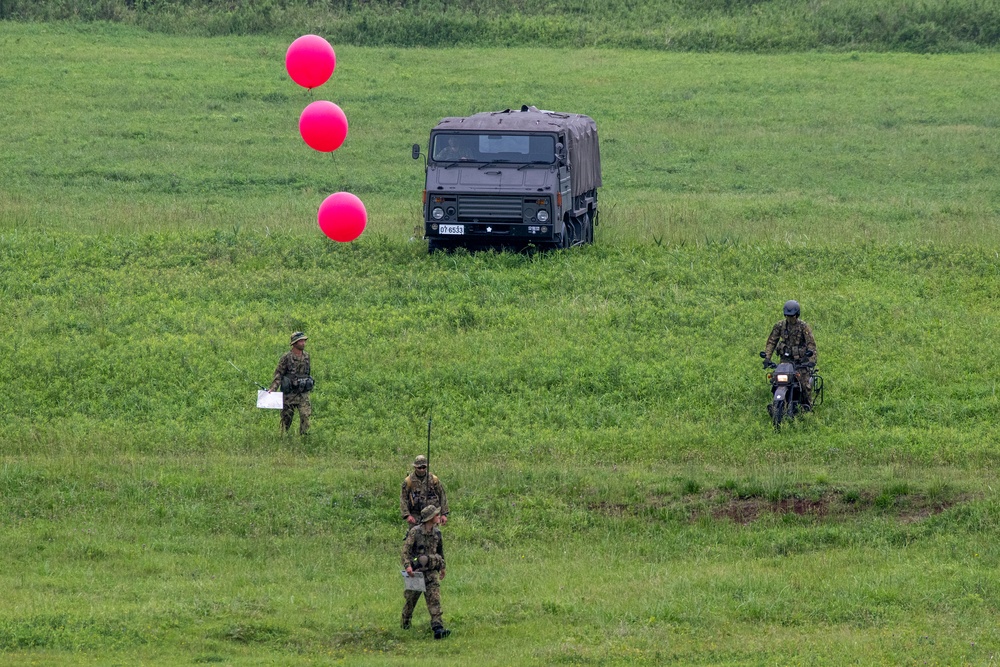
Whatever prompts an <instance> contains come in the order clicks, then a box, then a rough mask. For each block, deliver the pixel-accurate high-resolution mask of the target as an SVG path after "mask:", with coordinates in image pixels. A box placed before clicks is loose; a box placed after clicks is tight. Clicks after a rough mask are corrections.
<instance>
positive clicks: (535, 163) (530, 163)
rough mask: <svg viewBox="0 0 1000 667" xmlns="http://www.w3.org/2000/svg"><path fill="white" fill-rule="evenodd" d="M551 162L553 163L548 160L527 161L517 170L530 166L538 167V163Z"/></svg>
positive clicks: (547, 163) (543, 164) (546, 163)
mask: <svg viewBox="0 0 1000 667" xmlns="http://www.w3.org/2000/svg"><path fill="white" fill-rule="evenodd" d="M550 164H552V163H551V162H549V161H547V160H535V161H534V162H525V163H524V164H522V165H521V166H520V167H518V168H517V170H518V171H521V170H522V169H527V168H528V167H537V166H538V165H542V166H547V165H550Z"/></svg>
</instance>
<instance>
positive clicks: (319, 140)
mask: <svg viewBox="0 0 1000 667" xmlns="http://www.w3.org/2000/svg"><path fill="white" fill-rule="evenodd" d="M299 134H301V135H302V139H303V140H304V141H305V142H306V143H307V144H308V145H309V147H310V148H315V149H316V150H318V151H320V152H322V153H329V152H331V151H335V150H337V149H338V148H340V145H341V144H342V143H344V139H346V138H347V116H346V115H345V114H344V111H343V110H342V109H341V108H340V107H338V106H337V105H336V104H334V103H333V102H327V101H326V100H316V101H315V102H313V103H312V104H310V105H309V106H307V107H306V108H305V109H303V110H302V115H301V116H299Z"/></svg>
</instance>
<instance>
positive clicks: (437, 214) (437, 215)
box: [431, 206, 444, 220]
mask: <svg viewBox="0 0 1000 667" xmlns="http://www.w3.org/2000/svg"><path fill="white" fill-rule="evenodd" d="M431 217H432V218H434V219H435V220H442V219H443V218H444V209H443V208H441V207H440V206H435V207H434V210H432V211H431Z"/></svg>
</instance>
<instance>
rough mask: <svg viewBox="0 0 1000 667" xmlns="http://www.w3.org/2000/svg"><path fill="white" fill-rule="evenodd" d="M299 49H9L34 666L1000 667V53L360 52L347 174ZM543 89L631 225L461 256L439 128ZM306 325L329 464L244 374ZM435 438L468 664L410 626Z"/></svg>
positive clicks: (451, 643) (20, 512)
mask: <svg viewBox="0 0 1000 667" xmlns="http://www.w3.org/2000/svg"><path fill="white" fill-rule="evenodd" d="M285 46H287V44H286V42H285V41H284V40H282V39H279V38H265V37H252V38H240V39H236V38H218V39H199V38H193V37H168V36H163V35H154V34H149V33H144V32H140V31H137V30H133V29H128V28H124V27H120V26H108V25H89V26H80V25H65V24H63V25H43V24H14V23H2V24H0V55H2V56H3V59H4V62H5V64H7V63H9V66H5V68H4V69H3V71H2V72H0V79H2V83H3V87H4V90H5V95H4V96H2V97H0V116H2V117H3V118H4V119H5V132H6V140H5V141H4V142H3V143H2V144H0V164H2V165H3V178H2V179H0V298H2V303H3V306H4V310H3V313H4V328H3V335H0V361H2V362H3V363H2V364H0V383H2V384H3V386H4V387H5V388H7V393H6V395H5V399H4V403H3V410H2V411H0V517H2V520H3V525H4V530H3V531H0V549H2V550H3V553H4V564H5V567H4V568H3V569H2V572H0V588H2V590H3V591H4V593H5V598H4V599H5V605H4V609H3V611H0V661H2V662H9V663H11V664H22V663H23V664H32V663H34V664H39V665H56V664H75V665H79V664H83V665H87V664H93V665H107V664H157V665H175V664H176V665H190V664H234V665H235V664H239V665H258V664H259V665H263V664H282V665H298V664H301V665H306V664H338V663H348V664H372V665H375V664H404V663H405V664H410V663H412V659H413V658H412V656H413V655H414V654H415V653H420V654H421V655H427V656H429V659H433V660H435V661H436V662H439V663H441V664H454V665H465V664H470V663H479V664H483V665H494V664H495V665H508V664H529V665H531V664H536V665H552V664H639V665H660V664H669V663H675V664H713V665H714V664H731V665H750V664H830V665H840V664H851V663H855V664H885V665H898V664H921V663H923V662H927V663H928V664H942V665H943V664H990V661H991V660H993V657H992V656H994V655H996V652H997V650H998V649H1000V641H998V640H1000V637H998V634H997V630H996V624H995V618H996V616H997V612H998V607H1000V597H998V596H1000V589H998V586H997V583H996V577H995V571H996V567H997V564H998V558H1000V552H998V550H997V547H996V544H995V542H996V540H995V536H996V533H997V528H998V525H997V524H998V518H1000V511H998V499H997V494H996V491H995V489H996V479H995V478H996V464H997V448H996V438H995V435H994V432H995V426H996V418H995V415H996V413H997V397H996V391H995V389H996V384H995V378H994V377H993V369H995V368H996V367H997V361H998V359H997V353H996V351H995V348H996V345H995V344H994V342H995V341H994V338H995V334H994V333H993V332H994V331H995V330H996V329H997V319H998V308H997V303H996V299H995V298H994V297H993V295H994V294H995V293H996V292H997V287H998V259H997V254H996V247H997V241H998V240H1000V239H998V234H997V231H996V229H995V221H996V216H997V212H998V206H1000V191H998V185H997V183H998V180H997V178H996V168H995V166H994V162H995V159H994V158H995V155H996V154H997V149H998V146H997V139H996V136H995V135H996V132H995V129H996V125H997V115H996V110H995V104H994V103H993V100H994V99H995V98H996V92H997V91H996V87H997V84H996V81H995V77H994V76H993V72H994V71H995V70H996V64H997V62H996V61H997V56H996V55H995V54H979V55H948V56H932V57H931V56H915V55H905V54H891V55H877V54H870V53H858V54H853V55H850V54H807V55H803V54H798V55H780V56H779V55H770V56H758V55H720V54H703V55H694V54H663V53H645V52H639V51H612V50H585V51H582V52H576V51H568V50H566V51H563V50H558V49H552V50H546V49H523V50H521V49H514V50H499V49H497V50H494V49H463V50H428V49H413V50H408V49H396V48H386V49H377V48H360V47H344V48H340V47H339V46H338V57H339V58H340V62H339V65H338V70H337V72H336V73H335V74H334V80H333V81H332V82H331V84H328V87H327V88H325V89H321V90H320V91H317V92H316V93H315V95H314V96H315V97H317V98H329V99H332V100H334V101H336V102H338V103H339V104H341V105H342V106H343V107H344V109H345V111H346V112H347V115H348V118H349V120H350V122H351V134H350V135H349V137H348V141H347V142H346V143H345V145H344V147H343V148H342V149H340V150H339V151H337V152H336V153H335V154H334V155H333V156H320V155H318V154H315V153H313V152H311V151H310V150H309V149H308V148H306V147H305V146H304V145H303V144H302V143H301V141H300V140H299V138H298V136H297V133H296V130H295V120H296V118H297V115H298V113H299V111H300V110H301V108H302V107H304V106H305V104H306V103H307V101H308V100H309V99H310V97H309V96H307V95H305V94H304V93H302V92H300V91H298V90H297V89H295V87H294V85H293V84H292V83H291V82H290V81H288V79H287V77H286V76H285V74H284V73H283V69H282V55H283V52H284V48H285ZM501 56H502V57H501ZM560 66H565V67H566V70H565V72H564V73H563V76H562V78H561V79H560V82H559V83H560V85H559V86H558V87H557V88H550V87H546V86H544V85H541V84H540V83H539V82H538V76H536V75H535V74H534V73H535V72H536V71H537V72H542V71H552V70H554V69H558V68H559V67H560ZM649 82H653V85H647V84H649ZM522 102H529V103H536V104H539V106H542V107H546V108H556V109H566V110H572V111H579V112H583V113H588V114H590V115H592V116H593V117H594V118H595V119H597V122H598V126H599V128H600V131H601V139H602V148H603V155H602V158H603V164H604V180H605V187H604V188H603V190H602V191H601V206H602V210H603V213H602V216H603V218H602V219H603V224H602V226H601V227H600V228H599V230H598V243H597V244H596V245H594V246H592V247H587V248H582V249H577V250H574V251H572V252H555V253H549V254H538V255H533V256H522V255H515V254H510V253H501V254H497V253H479V254H475V255H470V254H468V253H464V252H458V253H455V254H451V255H435V256H428V255H427V254H426V246H425V244H424V243H423V242H422V241H420V240H418V239H411V236H412V235H413V228H414V227H415V226H417V225H418V224H419V201H420V189H421V187H422V184H421V181H420V164H419V163H415V162H413V161H412V160H410V159H409V148H408V147H409V145H410V144H411V143H413V142H422V141H423V140H424V139H425V137H426V134H427V130H428V129H429V127H430V126H431V125H432V124H433V123H434V122H436V121H437V120H438V119H439V118H440V117H442V116H445V115H451V114H462V113H468V112H472V111H479V110H484V109H495V108H499V107H502V106H516V105H518V104H520V103H522ZM336 190H349V191H353V192H355V193H356V194H358V195H359V196H361V198H362V199H363V200H364V201H365V203H366V205H367V207H368V211H369V216H370V222H369V228H368V229H367V230H366V232H365V233H364V235H363V236H362V237H361V238H360V239H359V241H357V242H356V243H353V244H349V245H338V244H334V243H332V242H330V241H328V240H327V239H325V238H324V237H322V235H321V234H320V233H319V232H318V230H317V229H316V227H315V210H316V207H317V206H318V205H319V203H320V202H321V201H322V199H323V197H325V196H326V195H327V194H329V193H330V192H333V191H336ZM791 296H794V297H796V298H798V299H799V300H800V301H801V302H802V303H803V309H804V318H805V319H806V320H807V321H809V322H810V323H811V325H812V326H813V329H814V331H815V333H816V337H817V340H818V343H819V351H820V367H821V370H822V372H823V374H824V376H825V377H826V379H827V389H828V400H827V402H826V403H825V404H824V405H823V406H822V407H821V408H820V409H818V410H817V411H815V412H814V413H812V414H808V415H805V416H804V417H803V418H801V419H800V420H798V421H796V422H795V423H793V424H791V425H789V427H786V428H783V429H782V432H781V433H780V434H776V433H774V432H773V430H772V429H771V428H770V426H769V424H768V421H767V415H766V412H765V410H764V405H765V402H766V400H767V388H766V383H765V381H764V377H763V371H762V370H761V369H760V361H759V359H758V358H757V357H756V353H757V351H758V350H759V349H761V347H762V346H763V342H764V337H765V336H766V334H767V332H768V331H769V329H770V326H771V324H773V322H774V320H775V319H777V317H778V309H779V308H780V304H781V303H782V302H783V301H784V300H785V299H787V298H789V297H791ZM299 329H302V330H306V331H307V332H308V333H309V335H310V342H309V350H310V352H311V354H312V355H313V363H314V369H315V375H316V378H317V389H316V392H315V395H314V399H313V404H314V408H315V416H314V427H313V432H312V434H311V435H310V438H309V439H307V440H305V441H301V440H299V439H298V438H297V437H289V438H282V437H279V436H278V435H277V433H276V430H277V415H276V414H275V413H273V412H264V411H258V410H255V409H254V408H253V407H252V406H253V397H254V391H255V389H254V387H253V386H252V385H251V384H250V383H248V382H246V381H245V379H243V378H242V377H241V376H240V375H238V374H237V373H236V372H235V371H234V370H233V369H232V368H231V366H230V365H229V364H228V363H227V362H228V361H230V360H232V361H234V362H235V363H236V364H237V365H238V366H240V367H242V368H245V369H247V371H248V372H250V373H251V374H252V375H253V377H255V378H257V379H258V380H259V381H261V382H265V381H267V380H268V379H269V378H270V375H271V373H272V372H273V368H274V365H275V364H276V362H277V358H278V356H279V354H280V353H281V352H283V351H284V350H285V349H287V346H286V341H287V336H288V334H289V333H290V332H291V331H293V330H299ZM429 414H433V417H434V452H433V457H432V466H434V468H435V470H436V471H437V472H438V473H439V474H440V475H441V476H442V478H443V479H444V481H445V484H446V485H447V489H448V492H449V496H450V501H451V504H452V510H453V520H452V521H451V522H450V523H449V524H448V526H446V528H445V533H446V540H447V543H446V549H447V554H448V557H449V565H450V567H449V575H448V579H447V580H446V582H445V584H444V586H443V597H444V611H445V617H446V620H447V621H448V623H449V624H450V625H451V626H452V627H453V629H454V630H455V634H454V635H453V636H452V637H450V638H449V639H448V641H446V642H433V641H432V640H431V639H430V637H429V635H428V634H427V632H426V628H425V627H424V625H425V623H426V618H427V617H426V615H425V611H424V610H423V609H420V610H419V611H418V616H417V617H416V621H417V626H418V627H417V628H415V629H414V630H413V631H410V632H409V633H404V632H403V631H401V630H399V629H397V627H396V625H397V619H398V613H399V610H400V607H401V597H402V596H401V595H400V591H401V586H400V585H399V581H398V574H397V569H398V567H397V559H398V553H397V549H398V548H399V544H400V539H401V537H402V526H401V525H400V522H399V521H398V519H397V517H396V502H397V499H398V496H397V494H398V488H399V487H398V485H399V482H400V480H401V479H402V477H403V475H404V474H405V470H406V465H407V463H408V461H409V460H411V457H412V456H413V455H414V454H416V453H420V452H421V451H423V448H424V447H425V446H426V441H425V438H426V426H427V417H428V415H429Z"/></svg>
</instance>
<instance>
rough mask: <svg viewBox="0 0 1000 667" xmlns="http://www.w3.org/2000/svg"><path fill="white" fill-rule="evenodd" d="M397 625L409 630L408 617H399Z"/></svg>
mask: <svg viewBox="0 0 1000 667" xmlns="http://www.w3.org/2000/svg"><path fill="white" fill-rule="evenodd" d="M399 627H401V628H403V629H404V630H409V629H410V619H408V618H407V617H405V616H404V617H403V618H401V619H400V621H399Z"/></svg>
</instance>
